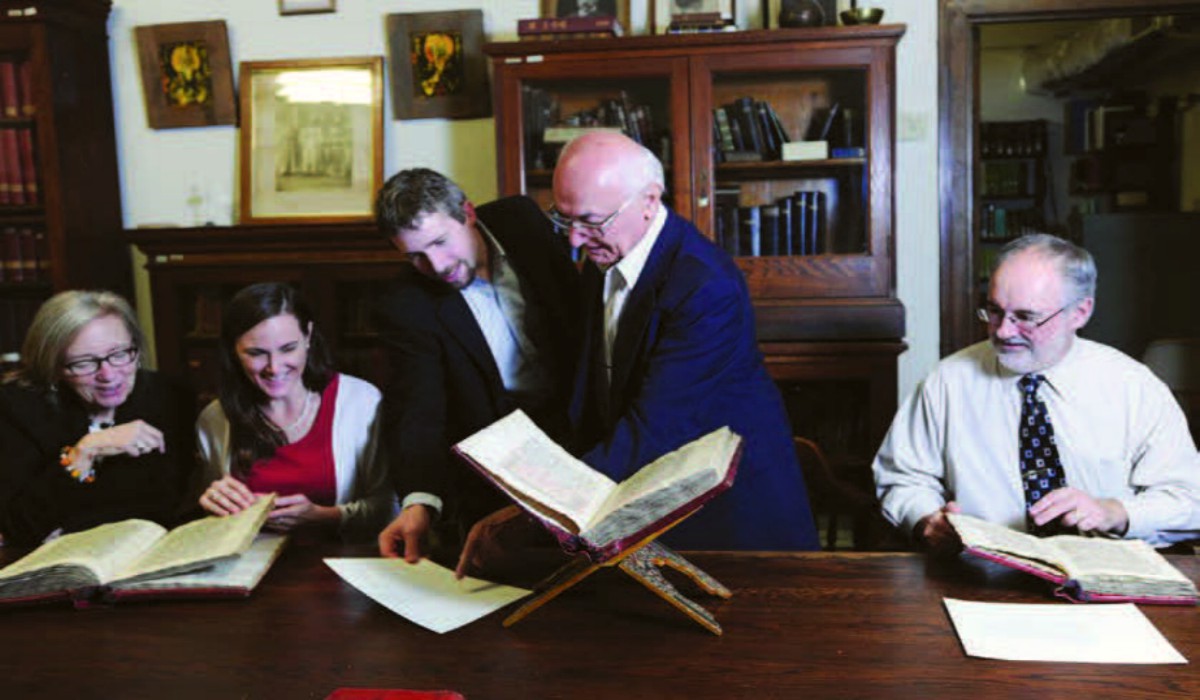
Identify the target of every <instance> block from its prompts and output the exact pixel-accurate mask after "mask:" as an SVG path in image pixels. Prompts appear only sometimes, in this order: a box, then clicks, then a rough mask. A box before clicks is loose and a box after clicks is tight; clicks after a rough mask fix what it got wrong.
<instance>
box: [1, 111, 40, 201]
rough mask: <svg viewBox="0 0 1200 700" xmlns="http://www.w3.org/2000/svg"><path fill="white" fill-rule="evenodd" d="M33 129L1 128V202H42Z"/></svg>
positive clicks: (24, 127)
mask: <svg viewBox="0 0 1200 700" xmlns="http://www.w3.org/2000/svg"><path fill="white" fill-rule="evenodd" d="M38 179H39V178H38V164H37V159H36V158H35V157H34V147H33V129H32V128H30V127H26V126H23V127H6V128H0V205H29V204H37V203H38V202H40V201H41V199H40V196H39V194H38Z"/></svg>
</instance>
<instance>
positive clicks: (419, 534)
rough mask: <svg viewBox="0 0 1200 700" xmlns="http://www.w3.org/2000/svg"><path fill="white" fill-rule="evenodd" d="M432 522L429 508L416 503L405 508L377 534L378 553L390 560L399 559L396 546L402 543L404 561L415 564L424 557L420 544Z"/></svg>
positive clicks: (398, 551)
mask: <svg viewBox="0 0 1200 700" xmlns="http://www.w3.org/2000/svg"><path fill="white" fill-rule="evenodd" d="M432 522H433V513H432V512H431V509H430V508H429V506H426V505H423V504H420V503H417V504H415V505H411V506H409V507H407V508H405V509H404V510H403V511H401V512H400V515H398V516H397V517H396V519H395V520H393V521H392V522H391V524H390V525H388V526H387V527H385V528H384V529H383V532H381V533H379V553H380V554H381V555H382V556H385V557H389V558H392V559H394V558H396V557H399V556H400V550H399V548H398V547H397V546H396V545H397V544H399V543H403V544H404V561H406V562H408V563H409V564H416V563H417V562H418V561H420V560H421V557H423V556H425V552H424V551H422V549H421V544H422V541H423V540H424V539H425V535H426V533H428V532H429V526H430V523H432Z"/></svg>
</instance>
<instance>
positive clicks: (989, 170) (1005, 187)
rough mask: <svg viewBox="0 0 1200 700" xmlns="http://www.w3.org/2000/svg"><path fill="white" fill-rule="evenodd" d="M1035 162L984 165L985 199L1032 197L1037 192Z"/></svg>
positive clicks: (1004, 161)
mask: <svg viewBox="0 0 1200 700" xmlns="http://www.w3.org/2000/svg"><path fill="white" fill-rule="evenodd" d="M1034 162H1035V161H1029V160H1000V161H988V162H985V163H984V164H983V195H984V196H985V197H1032V196H1034V195H1035V194H1036V192H1037V189H1038V188H1037V182H1036V177H1037V172H1038V169H1037V168H1036V167H1035V166H1034Z"/></svg>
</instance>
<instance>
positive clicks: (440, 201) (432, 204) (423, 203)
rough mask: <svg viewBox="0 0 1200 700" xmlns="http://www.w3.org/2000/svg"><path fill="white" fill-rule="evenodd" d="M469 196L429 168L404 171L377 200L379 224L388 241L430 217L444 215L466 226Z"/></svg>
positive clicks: (389, 180) (389, 181) (381, 192)
mask: <svg viewBox="0 0 1200 700" xmlns="http://www.w3.org/2000/svg"><path fill="white" fill-rule="evenodd" d="M466 204H467V195H466V194H464V193H463V191H462V188H460V187H459V186H458V185H456V184H455V183H454V181H453V180H451V179H450V178H448V177H446V176H445V175H442V174H441V173H438V172H435V171H433V170H430V169H428V168H411V169H409V170H401V171H400V172H398V173H396V174H395V175H393V176H392V177H391V178H390V179H388V181H387V182H385V183H384V184H383V187H382V188H381V189H380V190H379V194H378V195H377V196H376V197H375V223H376V224H377V225H378V226H379V232H380V233H382V234H383V235H384V237H385V238H388V239H391V238H392V237H393V236H395V235H396V234H398V233H400V232H401V231H408V230H409V229H412V228H414V227H415V226H416V225H417V221H418V220H419V219H420V218H421V217H422V216H425V215H426V214H432V213H434V212H441V213H442V214H445V215H446V216H449V217H451V218H452V219H454V220H455V221H457V222H459V223H465V222H466V220H467V213H466V209H465V207H466Z"/></svg>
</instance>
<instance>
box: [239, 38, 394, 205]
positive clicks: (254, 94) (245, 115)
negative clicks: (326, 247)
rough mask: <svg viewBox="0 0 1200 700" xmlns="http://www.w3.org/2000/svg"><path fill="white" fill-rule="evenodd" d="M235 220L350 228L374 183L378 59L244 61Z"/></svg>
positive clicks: (379, 146)
mask: <svg viewBox="0 0 1200 700" xmlns="http://www.w3.org/2000/svg"><path fill="white" fill-rule="evenodd" d="M238 78H239V82H240V85H239V87H240V98H241V110H242V128H241V134H240V136H241V144H240V146H241V150H240V153H241V164H240V175H241V176H240V181H241V222H242V223H282V222H296V221H360V220H370V219H371V218H372V217H373V216H374V212H373V206H374V199H375V192H376V191H377V190H378V189H379V188H380V187H381V186H382V184H383V59H382V58H379V57H365V58H323V59H307V60H297V61H244V62H242V64H241V68H240V71H239V76H238Z"/></svg>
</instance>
